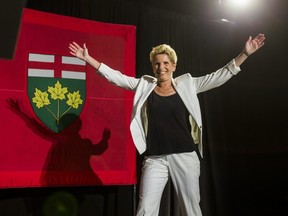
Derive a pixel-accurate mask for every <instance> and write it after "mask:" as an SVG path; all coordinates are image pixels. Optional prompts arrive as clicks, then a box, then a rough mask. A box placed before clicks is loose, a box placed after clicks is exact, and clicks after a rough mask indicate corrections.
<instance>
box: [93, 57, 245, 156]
mask: <svg viewBox="0 0 288 216" xmlns="http://www.w3.org/2000/svg"><path fill="white" fill-rule="evenodd" d="M97 72H98V73H99V74H100V75H101V76H103V77H105V78H106V79H107V80H108V81H109V82H111V83H113V84H115V85H116V86H119V87H122V88H125V89H127V90H132V91H134V92H135V95H134V100H133V109H132V116H131V124H130V131H131V135H132V138H133V141H134V144H135V146H136V148H137V150H138V152H139V154H142V153H143V152H145V151H146V148H147V145H146V135H147V133H146V132H147V116H146V108H147V107H146V101H147V98H148V96H149V95H150V93H151V92H152V91H153V89H154V88H155V87H156V85H157V79H156V78H155V77H152V76H149V75H144V76H142V77H141V78H135V77H130V76H126V75H125V74H122V73H121V72H120V71H117V70H114V69H112V68H110V67H108V66H107V65H105V64H103V63H102V64H101V65H100V67H99V69H98V71H97ZM238 72H240V68H239V67H237V66H236V65H235V60H234V59H233V60H232V61H230V62H229V63H228V64H227V65H225V66H224V67H222V68H220V69H218V70H217V71H215V72H213V73H211V74H207V75H205V76H201V77H192V76H191V75H190V74H189V73H186V74H183V75H181V76H179V77H177V78H175V79H173V80H172V84H173V86H174V88H175V90H176V91H177V93H178V94H179V96H180V97H181V99H182V100H183V102H184V104H185V106H186V108H187V110H188V111H189V113H190V117H191V119H190V122H191V128H192V131H191V134H192V137H193V139H194V142H195V143H196V144H198V148H199V151H200V154H201V155H202V156H203V148H202V118H201V110H200V104H199V100H198V97H197V94H198V93H201V92H205V91H207V90H210V89H212V88H216V87H218V86H220V85H222V84H224V83H225V82H226V81H228V80H229V79H230V78H231V77H233V75H236V74H237V73H238Z"/></svg>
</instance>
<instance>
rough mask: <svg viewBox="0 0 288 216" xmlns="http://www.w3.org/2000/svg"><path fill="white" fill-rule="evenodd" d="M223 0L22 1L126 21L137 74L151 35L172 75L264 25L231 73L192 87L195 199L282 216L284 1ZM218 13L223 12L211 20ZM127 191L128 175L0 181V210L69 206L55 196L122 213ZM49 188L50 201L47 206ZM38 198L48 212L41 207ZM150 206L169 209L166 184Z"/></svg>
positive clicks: (226, 213) (219, 208)
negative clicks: (166, 50)
mask: <svg viewBox="0 0 288 216" xmlns="http://www.w3.org/2000/svg"><path fill="white" fill-rule="evenodd" d="M227 1H228V0H222V1H221V2H222V4H221V5H219V1H217V0H177V1H175V0H165V1H163V0H146V1H145V0H138V1H137V0H135V1H132V0H131V1H129V0H42V1H41V0H27V2H26V7H27V8H31V9H36V10H40V11H45V12H51V13H56V14H62V15H67V16H73V17H79V18H84V19H91V20H96V21H100V22H109V23H117V24H129V25H135V26H136V27H137V42H136V63H137V64H136V65H137V66H136V71H137V76H138V77H139V76H141V75H143V74H151V70H150V64H149V58H148V55H149V52H150V50H151V48H152V47H153V46H156V45H158V44H160V43H167V44H170V45H171V46H172V47H173V48H174V49H175V50H176V52H177V54H178V58H179V61H178V67H177V71H176V75H180V74H183V73H187V72H188V73H191V74H192V75H193V76H200V75H204V74H206V73H210V72H212V71H213V70H216V69H218V68H219V67H221V66H223V65H224V64H226V63H228V61H230V60H231V59H232V58H234V57H235V56H237V55H238V53H239V52H241V50H242V48H243V46H244V43H245V41H246V40H247V39H248V36H249V35H252V36H255V35H257V34H258V33H260V32H261V33H264V34H265V35H266V44H265V46H264V47H263V48H262V49H261V50H260V51H259V52H257V53H255V54H254V55H252V56H250V57H249V58H248V60H247V62H245V63H244V64H243V65H242V66H241V69H242V72H241V73H239V74H238V75H237V76H236V77H234V78H233V79H232V80H230V81H229V82H228V83H227V84H225V85H224V86H221V87H220V88H217V89H214V90H211V91H209V92H205V93H202V94H200V95H199V99H200V102H201V107H202V115H203V121H204V159H203V160H202V172H201V193H202V202H201V205H202V209H203V215H204V216H238V215H239V216H240V215H241V216H242V215H245V216H250V215H251V216H252V215H253V216H255V215H256V216H258V215H259V216H260V215H261V216H266V215H267V216H268V215H269V216H286V215H288V186H287V184H288V171H287V170H288V139H287V133H288V127H287V126H286V123H287V122H288V116H287V110H288V102H287V96H286V95H287V92H288V86H287V80H288V75H287V72H286V68H287V66H286V65H287V60H286V58H287V54H286V52H287V48H288V44H287V36H288V35H287V33H288V28H287V23H286V22H287V18H288V12H287V8H288V7H287V6H288V1H287V0H251V2H253V6H250V7H248V8H246V9H245V10H242V9H241V8H240V7H238V8H237V9H236V10H235V9H231V8H228V6H227ZM4 4H5V3H4ZM4 6H5V5H4ZM220 6H221V7H220ZM1 8H4V7H2V6H1ZM2 10H3V9H2ZM13 11H15V10H13ZM11 14H13V13H11ZM11 14H10V15H11ZM17 16H18V15H15V17H16V18H17ZM223 17H224V18H226V19H228V20H229V22H221V21H220V18H223ZM1 19H2V18H1ZM0 24H1V23H0ZM3 25H4V24H3ZM5 25H8V23H6V24H5ZM1 28H2V29H3V27H1ZM1 34H2V31H1ZM3 34H4V33H3ZM2 38H4V39H5V34H4V36H2ZM55 40H57V36H55ZM72 40H73V36H71V41H72ZM9 54H10V56H11V52H10V53H9ZM99 60H100V61H101V59H99ZM141 160H142V158H141V157H140V156H139V157H138V167H140V163H141ZM138 174H139V175H140V169H139V170H138ZM59 192H63V193H62V194H60V196H59ZM137 192H138V187H136V188H135V189H134V187H133V185H131V186H130V185H128V186H109V187H99V186H96V187H73V188H22V189H5V190H1V191H0V194H1V198H0V215H1V216H2V215H3V216H4V215H9V216H10V215H11V216H12V215H13V216H14V215H25V216H26V215H53V216H55V215H74V214H73V213H71V211H70V212H69V211H68V210H67V211H63V212H62V214H60V213H59V208H60V207H59V203H60V204H61V205H62V207H63V206H64V207H67V209H70V210H71V209H73V206H74V208H76V207H77V208H78V215H85V216H89V215H97V216H98V215H103V216H104V215H105V216H106V215H113V216H116V215H120V216H122V215H125V216H130V215H133V212H134V210H135V205H136V204H135V202H134V196H135V194H137ZM67 195H69V196H67ZM51 197H52V198H54V200H53V199H52V201H55V200H56V202H52V203H56V204H55V205H54V204H53V205H54V207H51V206H49V205H50V202H51ZM71 200H72V201H73V200H74V202H72V201H71ZM47 203H48V204H47ZM71 203H72V204H73V203H74V204H73V205H72V204H71ZM69 205H71V206H72V207H71V206H70V207H69ZM47 206H49V208H48V207H47ZM68 207H69V208H68ZM47 208H48V209H49V210H50V212H51V211H52V209H53V208H54V209H55V212H54V213H49V214H48V213H47ZM57 209H58V213H57ZM64 209H65V208H64ZM76 210H77V209H76ZM76 210H75V211H76ZM43 212H46V214H44V213H43ZM48 212H49V211H48ZM160 214H161V215H163V216H164V215H165V216H169V215H171V216H176V215H179V213H178V210H177V205H176V204H175V195H174V193H173V187H172V186H171V185H170V184H168V186H167V188H166V190H165V193H164V197H163V203H162V206H161V213H160Z"/></svg>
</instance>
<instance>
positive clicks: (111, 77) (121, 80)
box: [97, 63, 139, 91]
mask: <svg viewBox="0 0 288 216" xmlns="http://www.w3.org/2000/svg"><path fill="white" fill-rule="evenodd" d="M97 73H98V74H100V75H101V76H102V77H104V78H105V79H107V80H108V81H109V82H110V83H112V84H114V85H116V86H119V87H122V88H124V89H127V90H132V91H135V89H136V87H137V84H138V82H139V79H138V78H135V77H130V76H127V75H125V74H122V73H121V72H120V71H118V70H114V69H112V68H110V67H109V66H107V65H105V64H103V63H101V65H100V67H99V68H98V70H97Z"/></svg>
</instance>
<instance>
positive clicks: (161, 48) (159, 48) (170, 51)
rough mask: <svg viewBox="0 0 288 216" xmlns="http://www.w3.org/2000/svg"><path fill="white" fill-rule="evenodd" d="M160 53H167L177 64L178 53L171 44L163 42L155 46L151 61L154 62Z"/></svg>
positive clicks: (151, 53)
mask: <svg viewBox="0 0 288 216" xmlns="http://www.w3.org/2000/svg"><path fill="white" fill-rule="evenodd" d="M159 54H166V55H167V56H168V58H169V59H170V61H171V62H172V63H173V64H177V55H176V52H175V50H174V49H173V48H172V47H171V46H169V45H167V44H161V45H158V46H156V47H153V48H152V51H151V52H150V62H151V63H152V62H153V59H154V57H155V56H156V55H159Z"/></svg>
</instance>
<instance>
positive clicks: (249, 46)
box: [243, 34, 265, 56]
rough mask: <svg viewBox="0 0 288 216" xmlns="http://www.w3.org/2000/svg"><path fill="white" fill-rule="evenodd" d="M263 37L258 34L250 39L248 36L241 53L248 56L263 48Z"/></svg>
mask: <svg viewBox="0 0 288 216" xmlns="http://www.w3.org/2000/svg"><path fill="white" fill-rule="evenodd" d="M264 41H265V36H264V34H258V35H257V36H256V37H255V38H253V39H252V37H251V36H250V37H249V38H248V40H247V41H246V44H245V47H244V49H243V52H244V53H245V54H246V55H247V56H249V55H251V54H253V53H254V52H256V51H257V50H258V49H260V48H261V47H262V46H264Z"/></svg>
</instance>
